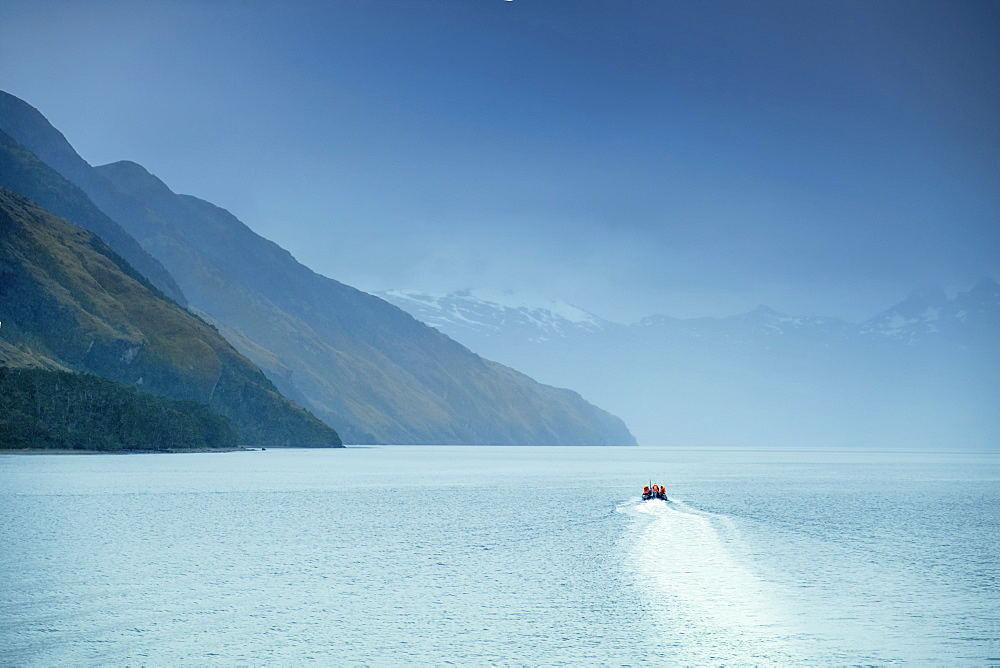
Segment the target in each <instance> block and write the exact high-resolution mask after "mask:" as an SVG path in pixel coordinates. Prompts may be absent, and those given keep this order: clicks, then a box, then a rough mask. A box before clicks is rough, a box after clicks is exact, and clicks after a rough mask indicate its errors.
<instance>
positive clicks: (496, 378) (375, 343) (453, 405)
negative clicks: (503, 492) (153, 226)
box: [97, 162, 634, 445]
mask: <svg viewBox="0 0 1000 668" xmlns="http://www.w3.org/2000/svg"><path fill="white" fill-rule="evenodd" d="M97 169H98V171H99V172H100V173H101V175H103V176H104V177H106V178H107V179H108V180H109V181H111V182H112V183H114V184H115V185H116V186H117V187H118V188H119V189H121V190H122V191H124V192H127V193H129V194H131V195H132V196H133V197H135V198H136V199H138V200H140V201H142V202H143V203H144V204H145V205H146V206H147V207H148V208H149V209H150V210H152V211H154V212H156V213H157V214H158V215H159V216H161V217H162V218H163V219H164V220H166V221H169V223H170V224H171V225H172V228H171V234H170V235H169V236H165V235H162V234H160V235H156V236H143V231H142V230H140V229H136V230H133V232H134V233H135V234H136V236H137V238H138V239H139V241H140V243H141V244H143V246H144V247H145V248H147V249H148V250H149V251H150V252H151V253H152V254H153V255H154V256H155V257H157V258H159V259H160V260H161V261H162V262H163V263H164V264H165V265H166V266H167V267H168V268H169V269H170V271H171V272H172V273H173V274H174V275H175V276H178V277H179V280H180V281H181V285H182V287H183V289H184V291H185V294H186V295H187V296H188V298H189V300H190V302H191V304H192V305H193V306H194V307H196V308H198V309H200V310H201V311H202V312H204V313H205V314H206V315H207V317H210V318H211V319H212V320H213V322H215V323H216V324H217V325H218V326H219V327H220V329H221V330H222V331H223V332H224V333H226V334H227V336H229V338H230V340H232V341H233V342H234V343H235V344H236V345H237V346H240V347H241V349H242V350H243V352H244V353H245V354H247V355H248V356H249V357H250V358H251V359H253V360H254V361H255V362H256V363H258V364H259V365H260V366H261V367H262V368H264V369H265V371H267V372H268V373H269V375H270V376H271V377H272V378H274V379H275V382H276V383H277V384H278V386H279V387H280V388H281V389H282V390H283V391H286V392H287V393H289V395H290V396H293V397H297V398H301V399H302V400H304V401H305V405H306V406H307V407H308V408H309V409H310V410H312V411H314V412H315V413H316V414H317V415H319V416H320V417H322V418H323V419H325V420H327V421H328V422H329V423H330V424H336V425H342V427H341V429H340V431H341V433H343V434H344V435H345V438H347V439H348V440H351V441H355V442H382V443H387V442H388V443H524V444H595V445H596V444H600V445H624V444H631V443H633V442H634V440H633V439H632V437H631V435H630V434H629V432H628V430H627V429H626V428H625V426H624V424H623V423H621V421H620V420H618V419H617V418H614V417H613V416H611V415H608V414H607V413H605V412H604V411H601V410H600V409H597V408H595V407H593V406H591V405H589V404H587V403H586V402H585V401H583V400H582V399H581V398H580V397H579V396H578V395H576V394H575V393H572V392H569V391H568V390H561V389H556V388H552V387H544V386H540V385H538V384H537V383H535V382H534V381H532V380H531V379H529V378H527V377H526V376H524V375H522V374H518V373H516V372H513V371H511V370H510V369H505V368H503V367H501V366H500V365H497V364H495V363H492V362H489V361H487V360H484V359H482V358H480V357H479V356H478V355H475V354H473V353H472V352H470V351H469V350H467V349H466V348H464V347H462V346H460V345H458V344H456V343H455V342H454V341H452V340H451V339H449V338H448V337H446V336H444V335H442V334H441V333H440V332H438V331H436V330H434V329H432V328H430V327H427V326H425V325H423V324H421V323H419V322H417V321H416V320H415V319H414V318H412V317H411V316H409V315H407V314H406V313H404V312H403V311H401V310H400V309H398V308H395V307H393V306H391V305H390V304H388V303H386V302H385V301H383V300H381V299H378V298H376V297H373V296H372V295H368V294H365V293H363V292H360V291H358V290H355V289H353V288H351V287H349V286H346V285H343V284H341V283H338V282H337V281H334V280H331V279H329V278H325V277H323V276H320V275H318V274H316V273H314V272H312V271H311V270H309V269H308V268H306V267H304V266H302V265H301V264H299V263H298V262H296V261H295V260H294V258H292V257H291V255H289V254H288V252H287V251H284V250H283V249H281V248H280V247H278V246H277V245H276V244H274V243H272V242H270V241H267V240H266V239H263V238H261V237H259V236H257V235H256V234H254V233H253V232H252V231H251V230H250V229H249V228H247V227H246V226H245V225H244V224H242V223H241V222H240V221H239V220H237V219H236V218H235V217H233V216H232V215H231V214H230V213H228V212H227V211H225V210H224V209H220V208H219V207H216V206H214V205H212V204H209V203H208V202H204V201H202V200H199V199H197V198H194V197H190V196H179V195H176V194H174V193H173V192H171V191H170V190H169V188H167V187H166V186H165V185H164V184H163V183H162V182H160V181H159V180H158V179H156V178H155V177H153V176H152V175H150V174H149V173H148V172H146V171H145V170H144V169H142V168H141V167H140V166H138V165H135V164H134V163H128V162H120V163H115V164H112V165H106V166H104V167H99V168H97Z"/></svg>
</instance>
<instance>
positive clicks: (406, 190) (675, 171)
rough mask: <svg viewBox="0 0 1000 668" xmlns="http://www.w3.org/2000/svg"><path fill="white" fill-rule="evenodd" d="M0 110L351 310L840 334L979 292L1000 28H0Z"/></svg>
mask: <svg viewBox="0 0 1000 668" xmlns="http://www.w3.org/2000/svg"><path fill="white" fill-rule="evenodd" d="M0 15H2V16H3V17H4V18H3V20H2V21H0V88H2V89H3V90H6V91H8V92H10V93H12V94H14V95H17V96H19V97H21V98H22V99H25V100H26V101H27V102H29V103H30V104H32V105H34V106H35V107H37V108H38V109H39V110H40V111H41V112H42V113H43V114H45V116H46V117H47V118H49V120H50V121H52V123H53V124H54V125H55V126H56V127H57V128H59V129H60V130H62V131H63V133H64V134H65V135H66V136H67V138H68V139H69V140H70V142H71V143H72V144H73V145H74V146H75V147H76V149H77V150H78V151H79V152H80V154H81V155H82V156H83V157H84V158H85V159H87V160H88V161H89V162H91V163H92V164H95V165H96V164H103V163H106V162H111V161H114V160H121V159H129V160H134V161H136V162H139V163H140V164H142V165H144V166H145V167H146V168H147V169H149V170H150V171H151V172H153V173H154V174H156V175H157V176H159V177H160V178H162V179H163V180H164V181H165V182H166V183H167V185H169V186H170V187H171V188H173V189H174V190H175V191H178V192H183V193H188V194H192V195H196V196H199V197H202V198H204V199H207V200H209V201H211V202H213V203H215V204H218V205H219V206H222V207H224V208H227V209H229V210H230V211H232V212H233V213H234V214H236V215H237V216H239V217H240V218H241V219H242V220H243V221H244V222H245V223H247V224H248V225H249V226H250V227H251V228H253V229H254V230H256V231H257V232H259V233H260V234H262V235H264V236H266V237H268V238H270V239H272V240H274V241H276V242H277V243H279V244H280V245H282V246H284V247H285V248H287V249H288V250H289V251H291V252H292V253H293V254H294V255H295V256H296V257H297V258H298V259H299V260H301V261H302V262H304V263H305V264H307V265H308V266H310V267H312V268H313V269H315V270H316V271H318V272H320V273H323V274H325V275H328V276H331V277H332V278H336V279H338V280H342V281H344V282H346V283H349V284H352V285H356V286H357V287H360V288H362V289H368V290H377V289H384V288H391V287H397V288H423V289H431V290H451V289H460V288H466V287H486V288H494V289H504V288H511V289H515V290H530V291H533V292H537V293H541V294H543V295H545V296H550V297H555V298H562V299H565V300H567V301H570V302H573V303H575V304H577V305H579V306H581V307H583V308H587V309H590V310H592V311H594V312H596V313H598V314H600V315H604V316H606V317H610V318H617V319H621V320H628V319H632V318H637V317H640V316H642V315H647V314H650V313H653V312H661V313H667V314H670V315H677V316H698V315H725V314H730V313H735V312H738V311H741V310H748V309H750V308H753V307H754V306H756V305H757V304H758V303H765V304H768V305H769V306H772V307H773V308H776V309H778V310H783V311H786V312H789V313H792V314H794V315H839V316H842V317H846V318H849V319H853V320H859V319H863V318H865V317H868V316H870V315H873V314H874V313H875V312H877V311H879V310H881V309H883V308H886V307H888V306H891V305H892V304H893V303H894V302H895V301H897V300H899V299H901V298H902V297H904V296H905V295H906V293H907V292H908V291H909V290H910V289H911V288H913V287H916V286H917V285H921V284H928V283H930V284H941V285H943V286H945V287H947V288H949V289H951V290H957V289H966V288H968V287H970V286H971V284H972V283H973V282H974V281H975V280H977V279H978V278H981V277H983V276H992V277H993V278H1000V84H998V82H1000V3H996V2H992V1H988V2H974V1H972V0H962V1H961V2H953V1H948V2H922V1H920V0H905V1H902V0H882V1H880V2H870V1H864V2H826V1H824V2H806V1H802V0H798V1H795V2H766V1H765V2H737V1H730V2H705V1H699V2H693V1H692V2H672V1H666V0H513V1H505V0H391V1H390V0H332V1H329V2H294V1H293V2H273V1H259V2H258V1H253V0H245V1H237V0H224V1H219V2H188V1H184V0H176V1H174V2H156V1H150V2H141V3H135V2H119V1H92V2H52V1H49V0H35V1H32V2H19V1H11V0H0Z"/></svg>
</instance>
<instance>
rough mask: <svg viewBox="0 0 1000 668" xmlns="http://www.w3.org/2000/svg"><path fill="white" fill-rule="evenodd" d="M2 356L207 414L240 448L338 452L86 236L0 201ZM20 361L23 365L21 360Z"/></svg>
mask: <svg viewBox="0 0 1000 668" xmlns="http://www.w3.org/2000/svg"><path fill="white" fill-rule="evenodd" d="M0 322H2V323H3V324H2V328H0V340H3V342H4V346H3V347H2V348H0V354H2V355H3V356H4V358H5V359H6V360H7V362H8V363H14V364H17V365H19V366H26V365H32V366H45V367H49V368H52V367H61V368H64V369H70V370H74V371H87V372H90V373H93V374H96V375H99V376H102V377H104V378H108V379H110V380H113V381H115V382H118V383H120V384H122V385H125V386H127V387H133V388H138V389H142V390H145V391H147V392H151V393H154V394H159V395H162V396H165V397H170V398H173V399H179V400H185V401H194V402H200V403H204V404H207V405H208V406H210V407H211V409H212V410H213V411H214V412H216V413H218V414H220V415H223V416H225V417H227V418H229V420H230V421H231V422H232V424H233V427H234V428H235V429H236V432H237V434H238V438H239V441H240V443H241V444H272V445H310V446H329V445H339V438H338V437H337V435H336V433H335V432H334V431H333V430H332V429H330V428H329V427H327V426H326V425H324V424H322V423H321V422H319V421H318V420H317V419H316V418H314V417H313V416H312V415H310V414H308V413H307V412H306V411H304V410H302V409H301V408H299V407H297V406H295V405H294V404H292V403H290V402H289V401H288V400H286V399H285V398H284V397H282V396H281V395H280V394H279V393H278V391H277V390H276V388H275V387H274V386H273V384H272V383H271V382H270V381H268V380H267V378H265V377H264V375H263V374H262V373H261V372H260V370H259V369H257V368H256V367H255V366H254V365H253V364H252V363H251V362H250V361H249V360H247V359H246V358H244V357H243V356H242V355H240V354H239V353H238V352H237V351H236V350H235V349H234V348H233V347H232V346H231V345H230V344H229V343H228V342H227V341H226V340H225V339H223V338H222V336H220V335H219V333H218V332H217V331H215V330H214V329H213V328H212V327H210V326H209V325H207V324H206V323H205V322H203V321H202V320H200V319H198V318H197V317H195V316H193V315H191V314H190V313H188V312H187V311H185V310H184V309H182V308H180V307H179V306H178V305H177V304H176V303H174V302H172V301H170V300H166V299H164V298H163V297H162V296H160V295H158V294H157V293H156V292H154V291H153V290H152V289H151V288H150V287H149V285H148V284H147V283H146V282H145V281H144V280H142V278H141V277H140V276H138V275H137V274H136V272H135V271H134V269H132V268H131V267H130V266H129V265H128V264H127V263H126V262H125V261H124V260H123V259H122V258H121V257H120V256H118V255H117V254H116V253H114V252H113V251H112V250H111V249H109V248H108V247H107V246H106V245H105V244H104V243H103V242H102V241H101V240H100V239H98V238H97V237H96V236H94V235H93V234H91V233H90V232H88V231H86V230H83V229H80V228H78V227H75V226H72V225H70V224H68V223H66V222H65V221H62V220H60V219H58V218H55V217H54V216H52V215H51V214H49V213H48V212H46V211H44V210H43V209H41V208H40V207H38V206H37V205H36V204H34V203H33V202H31V201H30V200H28V199H26V198H24V197H22V196H20V195H18V194H15V193H12V192H10V191H8V190H5V189H0ZM18 357H19V358H20V359H16V358H18Z"/></svg>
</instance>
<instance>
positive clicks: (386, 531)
mask: <svg viewBox="0 0 1000 668" xmlns="http://www.w3.org/2000/svg"><path fill="white" fill-rule="evenodd" d="M651 478H652V479H653V482H662V483H664V484H666V485H667V486H668V488H669V494H670V497H671V501H670V502H667V503H664V502H662V501H649V502H642V501H641V500H640V499H639V495H638V492H639V491H640V489H641V486H642V485H643V484H645V483H647V482H649V480H650V479H651ZM998 555H1000V453H997V452H992V453H990V452H929V451H862V450H852V451H815V450H800V451H796V450H711V451H693V450H690V451H685V450H677V449H669V448H646V447H643V448H524V447H507V448H499V447H443V446H442V447H375V448H349V449H346V450H273V449H272V450H267V451H263V452H261V451H256V452H241V453H228V454H175V455H88V456H59V455H46V456H20V455H4V456H0V664H2V665H14V666H53V665H154V666H155V665H293V664H295V665H298V664H302V663H315V664H320V665H396V664H407V665H414V664H417V665H426V664H432V665H447V664H461V665H567V664H573V665H580V664H584V665H633V666H637V665H653V664H656V665H697V666H701V665H727V666H732V665H947V666H952V665H969V666H984V665H1000V556H998Z"/></svg>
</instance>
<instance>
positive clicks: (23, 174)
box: [0, 91, 185, 304]
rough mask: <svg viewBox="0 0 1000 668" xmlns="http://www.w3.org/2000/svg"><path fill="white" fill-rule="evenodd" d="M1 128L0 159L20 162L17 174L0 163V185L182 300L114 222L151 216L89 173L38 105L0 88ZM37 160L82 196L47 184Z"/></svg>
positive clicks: (164, 275) (173, 284)
mask: <svg viewBox="0 0 1000 668" xmlns="http://www.w3.org/2000/svg"><path fill="white" fill-rule="evenodd" d="M0 130H2V131H3V132H4V135H3V136H2V137H0V153H2V154H3V155H4V159H6V160H8V161H9V160H15V161H17V162H18V163H19V164H18V170H17V172H18V174H17V176H16V177H15V174H14V173H13V172H12V170H11V169H10V165H9V164H0V186H2V187H6V188H9V189H11V190H13V191H14V192H19V193H21V194H23V195H25V196H27V197H29V198H31V199H32V200H34V201H35V202H37V203H38V204H40V205H41V206H42V207H44V208H46V209H47V210H49V211H51V212H52V213H54V214H55V215H57V216H60V217H62V218H65V219H66V220H69V221H71V222H72V223H73V224H74V225H77V226H78V227H82V228H84V229H86V230H90V231H91V232H93V233H94V234H96V235H97V236H99V237H100V238H101V239H102V240H103V241H104V243H106V244H108V246H110V247H111V248H112V249H113V250H114V251H115V252H116V253H118V254H119V255H121V256H122V257H123V258H125V260H126V261H127V262H128V263H129V264H131V265H132V266H133V267H135V268H136V269H138V270H139V272H140V273H141V274H142V275H143V276H145V277H146V278H148V279H149V280H150V281H151V282H152V283H153V285H155V286H156V287H157V288H159V289H160V290H161V291H162V292H163V293H164V294H165V295H167V296H168V297H170V298H171V299H173V300H174V301H176V302H177V303H179V304H184V303H185V299H184V294H183V293H182V292H181V289H180V287H179V286H178V285H177V283H176V282H175V281H174V279H173V277H172V276H170V274H169V273H168V272H167V270H166V269H165V268H164V267H163V265H162V264H160V262H159V261H158V260H156V259H154V258H153V257H152V256H151V255H150V254H149V253H147V252H146V251H145V250H144V249H143V248H142V247H141V246H140V245H139V244H138V243H137V242H136V240H135V239H134V238H133V237H132V236H131V235H130V234H129V233H127V232H126V231H125V230H123V229H122V228H121V226H120V225H119V224H118V223H117V222H116V220H117V216H118V215H128V216H129V217H131V218H133V219H138V220H143V221H144V222H145V224H146V225H147V226H155V225H156V224H157V221H156V220H155V216H153V215H152V214H151V213H150V212H149V211H145V210H143V207H142V206H141V205H140V204H138V203H137V202H135V201H132V200H131V199H130V198H128V197H127V196H125V195H123V194H122V193H119V192H117V191H116V189H115V187H114V186H112V185H111V184H110V183H108V182H107V181H105V180H104V179H102V178H101V177H100V175H98V174H96V173H94V171H93V169H92V168H91V167H90V165H89V164H87V163H86V161H84V160H83V158H81V157H80V156H79V155H77V153H76V151H74V150H73V147H72V146H70V145H69V142H67V141H66V138H65V137H63V135H62V133H60V132H59V131H58V130H56V129H55V128H54V127H52V125H51V124H49V122H48V121H47V120H45V117H44V116H42V114H41V113H39V111H38V110H37V109H35V108H34V107H32V106H31V105H29V104H27V103H26V102H24V101H23V100H21V99H19V98H16V97H14V96H13V95H10V94H8V93H5V92H4V91H0ZM25 149H27V151H25ZM36 156H37V157H36ZM42 163H44V166H47V167H48V168H51V169H54V170H55V171H56V172H58V173H59V174H61V175H62V176H63V177H65V178H66V179H67V180H68V181H71V182H72V183H74V184H76V185H78V186H80V188H81V189H82V190H84V191H86V193H87V196H85V197H81V195H82V192H80V191H79V190H78V191H76V192H73V191H72V190H70V189H67V188H65V187H64V185H63V184H55V185H47V184H49V183H51V178H50V175H49V174H48V173H46V172H47V169H43V168H42V167H43V164H42ZM15 178H16V181H15V180H13V179H15ZM74 190H75V189H74ZM88 198H89V199H88ZM91 200H92V202H93V203H92V202H91ZM94 204H97V207H100V209H101V210H98V208H97V207H95V206H94ZM107 212H110V213H107Z"/></svg>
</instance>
